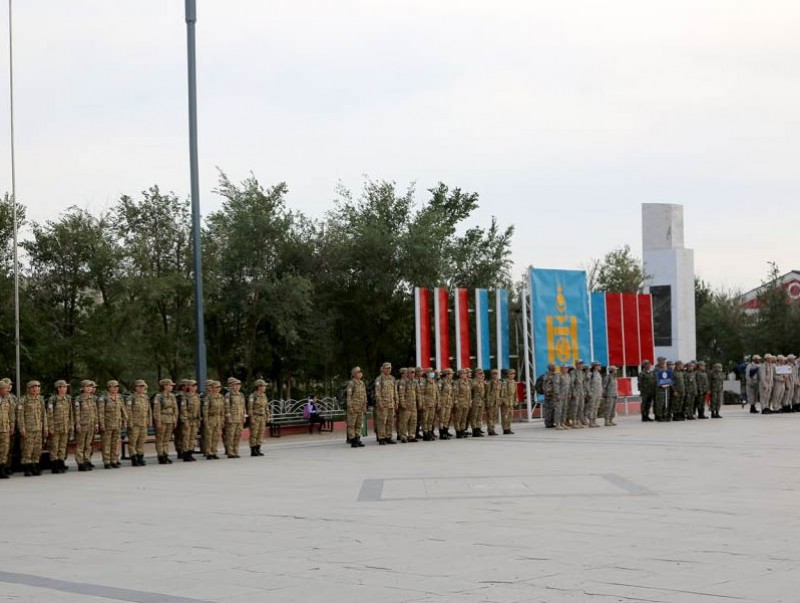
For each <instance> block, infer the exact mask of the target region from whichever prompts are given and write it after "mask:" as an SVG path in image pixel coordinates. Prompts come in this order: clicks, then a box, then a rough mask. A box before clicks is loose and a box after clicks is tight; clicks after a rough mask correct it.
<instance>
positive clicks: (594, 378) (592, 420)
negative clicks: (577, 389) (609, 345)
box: [586, 360, 603, 427]
mask: <svg viewBox="0 0 800 603" xmlns="http://www.w3.org/2000/svg"><path fill="white" fill-rule="evenodd" d="M601 368H602V366H601V364H600V363H599V362H597V361H596V360H595V361H594V362H592V366H591V370H590V372H589V381H588V383H587V385H586V389H587V390H588V393H589V413H588V414H589V427H600V426H599V425H598V424H597V407H598V405H599V404H600V400H601V399H602V398H603V374H602V373H601V372H600V369H601Z"/></svg>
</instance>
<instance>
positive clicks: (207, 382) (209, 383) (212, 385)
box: [206, 379, 216, 387]
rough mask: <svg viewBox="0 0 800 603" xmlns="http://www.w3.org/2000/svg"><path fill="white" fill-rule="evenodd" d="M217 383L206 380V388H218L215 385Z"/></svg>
mask: <svg viewBox="0 0 800 603" xmlns="http://www.w3.org/2000/svg"><path fill="white" fill-rule="evenodd" d="M215 383H216V381H214V380H213V379H206V387H216V386H215V385H214V384H215Z"/></svg>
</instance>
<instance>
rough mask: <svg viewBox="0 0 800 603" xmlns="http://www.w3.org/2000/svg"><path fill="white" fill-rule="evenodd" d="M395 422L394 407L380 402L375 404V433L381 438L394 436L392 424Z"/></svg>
mask: <svg viewBox="0 0 800 603" xmlns="http://www.w3.org/2000/svg"><path fill="white" fill-rule="evenodd" d="M393 423H394V407H392V406H389V405H383V404H378V405H376V406H375V433H376V434H377V436H378V439H379V440H385V439H388V438H391V437H392V424H393Z"/></svg>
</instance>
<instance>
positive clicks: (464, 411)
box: [453, 368, 472, 438]
mask: <svg viewBox="0 0 800 603" xmlns="http://www.w3.org/2000/svg"><path fill="white" fill-rule="evenodd" d="M453 389H454V391H453V404H454V406H455V420H454V423H455V430H456V438H466V437H467V417H468V415H469V409H470V406H472V383H470V381H469V370H468V369H466V368H462V369H459V371H458V380H457V381H456V383H455V387H454V388H453Z"/></svg>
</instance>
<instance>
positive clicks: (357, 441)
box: [261, 437, 364, 456]
mask: <svg viewBox="0 0 800 603" xmlns="http://www.w3.org/2000/svg"><path fill="white" fill-rule="evenodd" d="M356 446H358V447H359V448H363V447H364V442H362V441H361V438H359V437H356ZM261 456H264V455H263V454H262V455H261Z"/></svg>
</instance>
